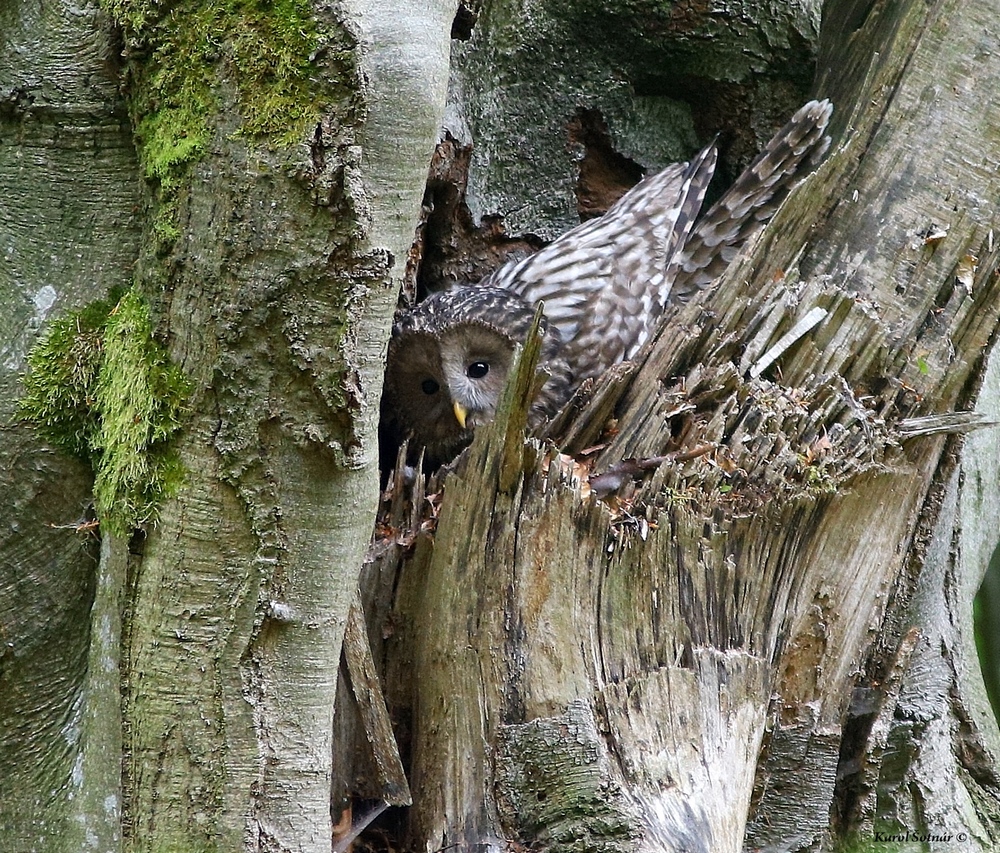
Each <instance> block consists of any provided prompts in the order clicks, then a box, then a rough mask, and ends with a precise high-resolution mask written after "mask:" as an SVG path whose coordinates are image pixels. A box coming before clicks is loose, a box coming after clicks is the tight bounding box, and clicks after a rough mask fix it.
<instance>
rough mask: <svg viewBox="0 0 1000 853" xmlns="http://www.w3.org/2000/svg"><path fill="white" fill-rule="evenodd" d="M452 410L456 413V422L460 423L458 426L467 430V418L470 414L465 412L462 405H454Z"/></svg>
mask: <svg viewBox="0 0 1000 853" xmlns="http://www.w3.org/2000/svg"><path fill="white" fill-rule="evenodd" d="M452 409H453V410H454V412H455V420H457V421H458V425H459V426H460V427H461V428H462V429H465V416H466V415H468V414H469V413H468V412H467V411H466V410H465V407H464V406H462V404H461V403H455V404H453V405H452Z"/></svg>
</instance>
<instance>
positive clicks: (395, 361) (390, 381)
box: [383, 287, 570, 465]
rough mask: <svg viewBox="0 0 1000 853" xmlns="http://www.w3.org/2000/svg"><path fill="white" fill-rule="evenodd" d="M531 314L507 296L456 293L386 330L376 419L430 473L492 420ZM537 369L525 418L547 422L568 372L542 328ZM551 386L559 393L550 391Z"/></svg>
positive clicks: (481, 290) (486, 291)
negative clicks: (422, 451) (539, 377)
mask: <svg viewBox="0 0 1000 853" xmlns="http://www.w3.org/2000/svg"><path fill="white" fill-rule="evenodd" d="M533 318H534V309H533V308H532V307H531V306H530V305H529V304H528V303H526V302H525V301H524V300H522V299H520V298H519V297H517V296H515V295H514V294H512V293H511V292H510V291H507V290H503V289H501V288H495V287H460V288H456V289H454V290H448V291H443V292H440V293H435V294H432V295H431V296H429V297H428V298H427V299H425V300H424V301H423V302H421V303H420V304H419V305H418V306H417V307H416V308H414V309H413V310H412V311H410V312H408V313H406V314H404V315H403V316H402V317H400V319H399V320H398V322H397V323H396V325H395V326H394V327H393V330H392V339H391V340H390V343H389V358H388V364H387V368H386V384H385V394H384V398H383V418H384V419H389V420H391V421H393V422H394V426H395V432H396V433H397V434H398V436H399V437H400V438H406V437H409V438H410V439H411V446H413V447H414V449H415V450H417V449H419V448H420V447H424V448H426V458H427V460H428V463H429V464H431V465H437V464H440V463H442V462H446V461H449V460H450V459H452V458H453V457H455V456H456V455H457V454H458V453H459V451H461V450H462V448H463V447H465V445H467V444H468V443H469V442H470V441H471V440H472V435H473V432H474V430H475V429H476V427H478V426H481V425H482V424H484V423H487V422H489V421H490V420H492V419H493V417H494V415H495V414H496V408H497V404H498V403H499V401H500V394H501V392H502V391H503V387H504V384H505V383H506V381H507V376H508V374H509V373H510V369H511V366H512V364H513V361H514V353H515V349H516V347H517V346H518V345H519V344H521V343H523V342H524V340H525V338H526V337H527V334H528V330H529V329H530V327H531V323H532V320H533ZM541 330H542V332H543V335H544V337H543V343H542V355H541V359H540V369H542V370H546V371H547V372H548V373H549V374H550V377H549V380H548V381H547V382H546V385H545V386H543V389H542V391H541V392H540V393H539V395H538V397H537V398H536V400H535V401H534V403H533V405H532V408H531V411H530V413H529V416H530V420H531V421H532V422H533V423H536V424H537V423H539V422H541V421H542V420H544V419H545V418H546V417H548V416H551V415H552V414H554V413H555V411H557V410H558V408H559V406H560V405H561V404H562V402H564V400H565V397H567V396H568V389H569V387H570V381H569V380H570V377H569V375H568V368H567V367H566V365H565V362H563V361H562V360H561V359H560V358H559V349H560V345H561V341H560V339H559V335H558V333H557V332H556V331H555V330H554V329H551V328H549V327H548V324H547V323H546V322H545V321H544V319H543V323H542V327H541ZM557 386H558V389H559V390H557Z"/></svg>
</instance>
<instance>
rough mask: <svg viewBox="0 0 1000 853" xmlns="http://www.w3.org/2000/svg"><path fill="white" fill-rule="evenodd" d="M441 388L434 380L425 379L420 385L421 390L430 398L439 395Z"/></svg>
mask: <svg viewBox="0 0 1000 853" xmlns="http://www.w3.org/2000/svg"><path fill="white" fill-rule="evenodd" d="M440 388H441V386H440V385H438V384H437V382H435V381H434V380H433V379H425V380H424V381H423V382H421V383H420V390H421V391H423V392H424V393H425V394H426V395H427V396H428V397H430V396H431V395H433V394H437V392H438V391H439V390H440Z"/></svg>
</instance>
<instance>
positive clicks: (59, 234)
mask: <svg viewBox="0 0 1000 853" xmlns="http://www.w3.org/2000/svg"><path fill="white" fill-rule="evenodd" d="M241 8H242V7H241ZM106 9H107V13H103V12H101V11H99V10H98V8H97V6H96V4H95V5H89V6H88V5H87V4H84V6H83V7H80V6H78V5H77V6H72V7H71V6H69V5H65V4H63V5H55V6H51V7H46V8H45V9H44V10H38V9H35V8H34V7H31V6H30V4H23V3H14V4H7V6H6V7H5V8H4V9H3V10H2V11H0V31H2V32H3V34H4V39H3V42H2V44H3V48H2V50H3V54H2V56H3V58H2V59H0V92H2V103H3V104H4V107H3V109H2V112H0V140H2V142H3V145H2V148H0V175H2V176H3V177H2V185H3V187H4V192H3V194H2V195H3V201H2V203H0V219H2V222H3V225H4V227H3V233H4V240H5V242H4V249H3V252H4V260H3V262H2V267H0V282H2V284H3V291H4V292H3V300H4V304H5V305H8V306H10V309H9V310H8V311H7V312H6V316H7V317H8V320H7V321H6V323H8V324H9V325H8V326H7V327H6V328H7V331H8V334H7V335H6V339H5V341H4V344H5V353H6V358H5V360H4V363H5V370H4V373H3V376H4V378H3V380H2V381H3V382H4V388H5V389H6V390H7V392H8V393H7V394H5V395H4V400H5V401H6V402H5V403H4V406H5V408H4V420H5V422H9V421H10V419H11V416H12V415H14V414H15V413H16V412H17V406H16V403H17V400H18V397H19V396H21V389H20V388H19V385H18V383H19V376H21V375H22V374H23V373H24V369H25V356H26V352H27V350H28V347H29V345H30V344H31V343H32V341H33V339H34V338H35V337H36V336H37V333H38V331H39V330H40V329H41V328H43V327H44V325H45V320H46V318H47V316H48V315H49V313H50V312H51V316H58V315H60V314H62V313H64V312H65V311H66V310H67V309H69V308H73V307H76V306H80V305H88V304H90V303H92V302H93V301H94V300H96V299H98V298H103V297H105V296H106V295H107V293H108V291H109V289H110V288H112V287H113V286H121V285H125V286H128V285H132V286H133V290H132V293H138V294H141V297H142V298H141V300H139V301H135V300H134V298H133V297H129V299H132V300H133V301H132V302H129V303H128V304H129V305H139V306H141V305H143V304H148V305H150V306H151V307H152V316H153V320H154V324H155V332H156V340H157V341H159V342H162V343H165V344H166V345H167V348H168V351H169V357H170V359H171V361H172V363H173V364H175V365H179V366H180V367H181V368H182V369H183V372H184V375H185V377H186V383H185V384H186V386H187V387H188V395H187V398H186V401H185V406H184V415H183V429H182V431H181V432H180V433H179V434H178V435H177V436H176V437H175V438H174V441H173V445H172V446H173V454H174V455H173V457H172V460H173V461H172V462H171V464H175V463H176V462H179V463H180V466H179V467H180V470H182V472H183V477H182V479H181V481H180V483H179V485H178V484H177V482H176V479H177V478H175V480H174V481H173V483H172V484H171V482H168V481H167V480H164V482H163V483H157V484H154V485H156V486H157V488H159V487H160V486H162V489H160V490H161V491H163V492H164V493H165V494H166V497H165V499H164V500H161V501H160V502H159V504H158V505H157V506H155V507H144V510H145V511H148V513H149V515H150V517H152V515H153V513H154V512H155V518H156V520H155V523H148V524H139V522H141V521H144V520H145V518H142V519H136V518H134V517H132V516H129V515H128V514H127V513H123V512H122V509H123V504H122V503H121V502H119V501H118V499H117V498H118V497H119V495H118V493H116V492H112V493H111V497H109V498H106V499H105V501H104V503H103V504H102V502H101V497H100V492H98V514H99V516H100V521H101V525H102V546H101V548H100V562H99V564H97V565H96V571H95V563H94V558H95V557H96V556H97V550H98V549H97V548H96V547H95V545H96V540H88V539H87V538H86V535H85V534H82V535H80V536H77V535H75V534H74V532H73V530H72V527H73V525H72V524H71V523H72V522H74V521H75V520H76V519H78V518H80V519H83V520H86V519H85V510H86V506H87V499H88V493H89V491H90V485H91V484H90V478H89V476H88V473H87V469H86V466H84V465H82V464H80V463H79V462H74V461H73V460H71V459H70V458H69V457H65V458H64V457H62V456H59V455H57V454H56V453H54V452H53V450H52V449H51V448H49V447H46V446H44V445H40V444H39V442H38V438H37V436H36V434H35V433H34V431H33V430H32V429H31V428H30V427H29V425H28V424H27V423H23V422H22V423H19V424H18V425H17V426H14V427H9V428H8V432H9V435H10V440H9V441H8V442H5V449H4V451H3V453H4V458H5V460H6V462H5V465H4V471H5V474H7V485H8V488H7V489H6V490H5V493H6V494H7V495H9V496H10V502H9V503H8V504H7V511H6V513H5V517H6V518H8V519H9V524H8V525H7V526H6V528H5V529H6V531H7V532H6V533H4V534H3V544H2V548H3V549H4V551H3V556H2V560H3V563H2V564H3V565H4V567H5V569H4V572H3V587H4V592H5V596H4V601H5V602H6V603H5V604H4V605H3V606H2V607H3V610H2V611H0V613H2V615H0V624H2V632H3V642H4V646H3V661H2V665H3V670H2V679H3V685H4V687H3V689H2V690H0V694H2V697H3V698H0V703H3V708H2V709H0V710H2V714H0V718H2V721H3V722H2V723H0V726H2V729H0V742H2V748H0V766H2V767H3V769H4V771H5V774H6V775H5V778H6V779H7V781H8V782H10V783H11V786H12V787H10V788H8V789H7V794H5V795H4V797H3V798H0V799H2V804H0V825H2V826H3V827H4V833H3V834H4V847H5V849H10V850H18V851H20V850H30V849H46V850H78V849H79V850H82V849H101V850H116V849H121V848H122V847H124V849H129V850H164V849H175V850H195V849H198V850H201V849H210V848H211V849H220V850H227V851H235V850H263V849H266V850H295V851H306V850H310V851H313V850H325V851H329V850H330V848H331V843H332V842H331V834H332V826H331V815H330V784H331V760H332V756H331V737H332V712H333V703H334V696H335V691H336V684H337V669H338V661H339V658H340V644H341V637H342V634H343V630H344V624H345V622H346V619H347V613H348V610H349V607H350V605H351V602H352V600H353V597H354V594H355V589H356V584H357V576H358V570H359V567H360V565H361V561H362V557H363V554H364V551H365V547H366V544H367V541H368V538H369V536H370V532H371V525H372V518H373V514H374V510H375V502H376V496H377V440H376V422H377V411H378V406H377V401H378V398H379V396H380V393H381V381H382V370H383V366H382V365H383V358H384V350H385V344H386V339H387V336H388V329H389V323H390V321H391V316H392V312H393V310H394V308H395V303H396V293H397V292H398V288H399V281H400V279H401V276H402V273H403V269H404V266H405V264H404V260H405V258H406V255H407V252H408V251H409V246H410V243H411V242H412V235H413V230H414V227H415V224H416V218H417V213H418V210H419V204H420V197H421V194H422V192H423V185H424V181H425V177H426V168H427V162H428V159H429V157H430V153H431V151H432V148H433V144H434V141H435V139H436V135H437V132H438V128H439V126H440V123H441V119H442V114H443V108H444V94H445V84H446V80H447V62H448V51H449V44H448V33H449V27H450V24H451V20H452V18H453V16H454V6H453V4H452V3H450V2H446V3H434V4H422V5H421V6H420V7H419V8H418V9H414V8H412V7H411V6H410V5H409V4H404V3H398V4H394V3H390V4H388V5H386V4H381V5H380V6H378V7H377V8H375V7H373V6H371V5H370V4H368V3H365V2H357V3H349V4H346V5H341V6H338V7H337V8H336V9H334V8H333V7H329V6H316V7H315V8H313V7H311V6H310V5H309V4H307V3H290V4H284V5H282V6H281V7H280V8H278V7H275V8H274V9H271V8H270V7H268V8H267V9H266V10H264V9H263V7H262V9H261V10H258V9H256V8H250V7H249V6H248V7H246V8H242V11H240V12H236V11H233V9H232V8H231V7H229V6H220V5H219V4H200V5H199V4H187V5H184V6H182V7H175V6H171V7H170V8H169V9H168V8H163V7H160V6H155V4H154V6H146V5H143V4H138V3H129V2H108V3H107V4H106ZM117 27H120V28H121V31H120V32H119V31H118V30H117ZM123 46H124V53H125V55H126V56H127V57H128V59H127V62H126V64H125V67H124V68H119V67H118V65H119V60H118V53H119V52H121V50H122V47H123ZM121 75H124V76H125V77H127V81H128V82H127V85H126V86H125V87H124V88H125V89H126V90H127V96H128V101H127V103H123V102H122V101H121V99H120V96H119V91H120V88H119V87H120V85H121V83H122V80H121V79H120V76H121ZM126 107H127V111H126ZM129 119H131V130H130V128H129ZM133 133H134V141H133ZM140 177H141V178H142V179H143V184H142V185H141V186H140ZM133 266H134V272H133ZM114 298H115V299H117V298H118V297H117V296H115V297H114ZM125 304H126V303H125V301H122V302H120V303H119V304H118V306H117V307H114V308H113V310H112V311H111V314H110V316H111V317H124V316H125V315H126V313H127V312H126V311H125V309H124V308H123V307H122V306H123V305H125ZM111 305H112V306H114V301H112V302H111ZM136 310H138V311H139V312H140V314H141V312H142V311H144V310H145V309H142V308H138V309H136ZM73 322H76V320H74V321H73ZM73 322H71V323H70V326H69V327H68V328H72V327H73ZM81 322H82V321H81ZM102 322H103V321H102ZM78 325H79V324H78ZM120 327H121V323H120V322H113V321H111V320H107V321H106V326H102V329H104V332H103V334H104V335H105V338H104V339H103V340H102V341H100V342H99V345H98V355H97V358H98V359H102V358H110V355H105V354H107V353H110V352H112V351H113V350H114V349H115V347H118V349H120V350H121V351H122V352H124V353H126V354H127V353H129V352H135V351H145V352H157V351H158V350H156V346H157V344H154V343H152V342H150V341H138V339H136V338H129V337H128V336H127V334H126V333H125V332H122V334H123V335H125V337H124V338H123V339H122V341H119V340H118V339H117V338H115V333H113V332H112V331H110V330H111V329H112V328H114V329H120ZM129 341H131V342H132V343H135V342H137V341H138V343H139V344H140V346H139V348H138V349H135V348H130V345H129ZM123 342H124V343H123ZM156 358H159V356H156ZM104 364H105V362H103V361H102V362H101V365H102V366H101V369H102V370H103V365H104ZM145 366H146V367H149V365H145ZM150 371H152V368H150ZM35 372H36V373H37V372H38V368H37V367H36V371H35ZM146 375H148V376H155V375H157V374H155V371H152V372H149V371H148V372H147V374H146ZM133 390H135V389H128V390H127V392H126V396H127V395H131V394H132V391H133ZM86 396H87V400H88V401H87V404H86V405H87V406H97V405H98V404H97V403H94V402H93V400H92V399H91V395H89V393H88V394H87V395H86ZM140 402H141V401H140ZM95 420H96V427H94V429H95V434H94V436H92V437H91V438H89V439H88V442H87V447H86V448H85V451H86V452H85V455H87V453H89V458H90V461H91V463H92V465H93V466H94V467H95V470H97V471H98V482H99V483H100V482H101V476H102V474H101V472H102V471H104V470H106V468H107V466H113V464H114V463H115V462H116V461H118V458H119V457H117V456H116V454H120V453H121V448H120V447H119V446H118V445H116V444H114V442H113V441H112V438H111V426H110V425H109V421H110V417H109V413H108V412H107V411H103V410H102V411H100V412H99V413H98V414H97V415H96V417H95ZM130 422H131V421H130ZM134 422H135V424H136V425H139V426H140V427H145V423H144V422H143V421H142V418H141V417H140V415H139V414H136V416H135V421H134ZM126 426H127V424H126ZM153 429H161V430H163V431H167V428H166V426H163V425H153V426H152V427H150V430H151V432H150V434H154V433H153V432H152V430H153ZM126 431H127V430H126ZM154 447H155V441H154V442H153V443H152V444H150V445H148V446H143V448H142V449H141V450H140V453H139V454H138V456H139V462H148V463H149V466H150V467H149V470H152V471H155V470H157V469H156V468H155V466H154V463H153V462H152V461H151V460H152V459H153V457H152V455H151V454H152V449H151V448H154ZM147 450H148V451H149V453H146V451H147ZM164 464H166V463H164ZM164 470H166V469H164ZM170 470H175V469H170ZM144 485H145V486H148V485H149V484H148V483H140V484H139V487H140V489H141V487H142V486H144ZM171 486H172V488H171ZM52 524H59V525H62V526H65V527H69V528H70V529H66V530H58V529H52V528H51V527H50V525H52ZM136 525H138V526H139V527H141V532H137V531H136V530H135V529H134V528H135V526H136ZM92 526H93V525H87V528H88V529H90V528H91V527H92ZM116 531H117V533H116ZM123 617H124V618H123ZM119 666H120V670H119ZM119 671H120V676H119ZM123 755H124V763H123V758H122V756H123Z"/></svg>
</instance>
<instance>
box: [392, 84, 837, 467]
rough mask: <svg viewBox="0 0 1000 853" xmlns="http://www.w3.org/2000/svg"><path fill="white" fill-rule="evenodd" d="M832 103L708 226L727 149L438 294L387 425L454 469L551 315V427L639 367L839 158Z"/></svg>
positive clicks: (642, 186)
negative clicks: (638, 359)
mask: <svg viewBox="0 0 1000 853" xmlns="http://www.w3.org/2000/svg"><path fill="white" fill-rule="evenodd" d="M832 111H833V108H832V106H831V105H830V103H829V102H828V101H811V102H810V103H808V104H806V105H805V106H804V107H802V108H801V109H800V110H799V111H798V112H797V113H795V115H794V116H793V117H792V118H791V120H790V121H789V122H788V124H786V125H785V126H784V127H783V128H782V129H781V130H780V131H778V133H777V134H776V135H775V137H774V138H773V139H772V140H771V141H770V142H769V143H768V144H767V146H766V147H765V148H764V150H763V151H762V152H761V153H760V154H759V155H758V156H757V157H756V159H754V161H753V162H752V163H751V164H750V166H749V167H747V169H746V171H744V172H743V174H742V175H741V176H740V177H739V178H738V179H737V180H736V182H735V183H734V184H733V185H732V186H731V187H730V188H729V190H727V191H726V193H725V194H724V195H723V196H722V197H721V198H720V199H719V201H718V202H716V204H715V205H713V206H712V208H711V209H710V210H709V211H708V212H707V213H705V214H704V216H702V217H701V218H700V219H699V218H698V214H699V212H700V211H701V207H702V202H703V201H704V198H705V191H706V189H707V188H708V183H709V181H710V180H711V178H712V174H713V172H714V170H715V164H716V157H717V151H716V146H715V144H714V143H712V144H709V145H708V146H706V147H705V148H703V149H702V150H701V151H700V152H699V153H698V154H697V155H696V156H695V157H694V158H693V159H692V160H691V161H690V162H689V163H679V164H674V165H671V166H668V167H667V168H666V169H664V170H663V171H662V172H659V173H657V174H655V175H652V176H650V177H647V178H645V179H644V180H642V181H641V182H640V183H639V184H637V185H636V186H635V187H633V188H632V189H631V190H629V191H628V192H627V193H626V194H625V195H624V196H622V198H621V199H619V200H618V202H616V203H615V204H614V205H613V206H612V207H611V208H610V209H609V210H608V211H607V213H605V214H604V215H603V216H601V217H599V218H597V219H592V220H590V221H588V222H585V223H583V224H582V225H578V226H577V227H575V228H573V229H572V230H570V231H568V232H567V233H566V234H564V235H562V236H561V237H559V238H558V239H556V240H554V241H553V242H552V243H550V244H549V245H548V246H546V247H545V248H543V249H541V250H539V251H538V252H536V253H535V254H534V255H531V256H529V257H527V258H525V259H523V260H520V261H515V262H511V263H509V264H507V265H505V266H503V267H501V268H500V269H498V270H497V271H495V272H494V273H492V274H490V275H489V276H487V277H486V278H485V279H483V280H482V281H481V282H479V283H478V284H474V285H465V286H461V287H455V288H452V289H449V290H444V291H440V292H437V293H433V294H431V295H430V296H428V297H427V298H426V299H425V300H424V301H423V302H421V303H420V304H418V305H417V306H416V307H415V308H413V309H412V310H410V311H408V312H406V313H403V314H402V316H400V317H399V318H398V320H397V322H396V323H395V325H394V327H393V330H392V338H391V339H390V342H389V354H388V363H387V368H386V384H385V392H384V395H383V421H386V420H388V421H389V422H391V423H392V424H393V431H394V432H395V433H396V434H397V435H398V436H399V438H405V437H409V438H410V439H411V446H413V447H418V448H419V447H424V448H426V456H425V459H426V460H427V461H428V463H429V464H430V465H432V466H433V465H437V464H440V463H442V462H446V461H449V460H450V459H452V458H453V457H454V456H456V455H457V454H458V453H459V452H460V451H461V450H462V448H463V447H465V445H467V444H468V443H469V442H470V441H471V440H472V435H473V432H474V430H475V429H476V427H477V426H480V425H481V424H483V423H486V422H488V421H489V420H491V419H492V418H493V416H494V414H495V412H496V406H497V403H498V402H499V399H500V392H501V390H502V389H503V386H504V383H505V381H506V378H507V374H508V372H509V370H510V366H511V364H512V362H513V359H514V354H515V350H516V348H517V347H518V345H519V344H521V343H522V342H523V341H524V340H525V337H526V335H527V333H528V329H529V328H530V326H531V321H532V318H533V316H534V313H535V307H536V305H537V304H538V303H539V302H542V303H544V319H543V323H542V329H541V331H542V333H543V339H542V341H543V343H542V353H541V357H540V359H539V370H540V371H542V372H544V373H545V374H547V377H548V378H547V379H546V381H545V382H544V384H543V385H542V386H541V390H540V391H539V392H538V394H537V396H536V397H535V399H534V401H533V403H532V407H531V410H530V412H529V425H530V426H532V427H537V426H539V425H540V424H542V423H544V422H545V421H546V420H547V419H548V418H550V417H552V415H554V414H555V413H556V412H557V411H558V410H559V409H560V408H561V407H562V405H563V404H564V403H566V402H567V401H568V400H569V398H570V397H571V396H572V395H573V392H574V391H575V390H576V388H577V387H578V386H579V385H580V383H581V382H583V381H584V380H585V379H588V378H589V377H592V376H598V375H600V374H601V373H602V372H603V371H605V370H606V369H607V368H609V367H610V366H611V365H613V364H616V363H617V362H619V361H623V360H625V359H629V358H631V357H633V356H634V355H635V354H636V352H637V351H638V350H639V348H640V347H641V346H642V345H643V343H645V341H646V340H647V339H648V338H649V337H650V335H651V334H652V333H653V332H654V331H655V329H656V324H657V320H658V319H659V317H660V316H661V315H662V313H663V311H664V309H665V308H666V307H667V305H668V304H669V303H670V302H672V301H682V300H684V299H687V298H689V297H690V296H691V294H693V293H695V292H696V291H698V290H699V289H701V288H703V287H705V286H706V285H707V284H709V283H711V282H712V281H714V280H715V279H716V278H718V276H719V275H721V273H722V272H723V271H724V270H725V269H726V267H727V266H728V265H729V263H730V262H731V261H732V259H733V258H734V257H735V256H736V254H737V252H738V251H739V249H740V247H741V246H742V245H743V243H744V242H745V241H746V240H747V239H748V238H749V237H750V236H751V235H752V234H753V233H754V232H755V231H756V230H757V229H759V228H760V227H761V226H762V225H763V224H764V223H765V222H766V221H767V220H768V219H769V218H770V217H771V215H772V214H773V213H774V211H775V210H776V209H777V207H778V206H779V205H780V204H781V202H782V201H783V200H784V198H785V196H787V195H788V192H789V190H790V189H791V188H792V187H793V186H794V185H795V184H796V183H797V182H798V181H799V180H800V179H801V178H803V177H804V176H805V175H807V174H808V173H809V172H810V171H811V170H812V169H813V168H814V167H815V166H816V165H817V164H818V163H819V161H820V159H821V158H822V156H823V154H824V153H825V152H826V149H827V147H828V146H829V143H830V139H829V137H827V136H826V135H825V131H826V125H827V122H828V121H829V119H830V115H831V113H832Z"/></svg>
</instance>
